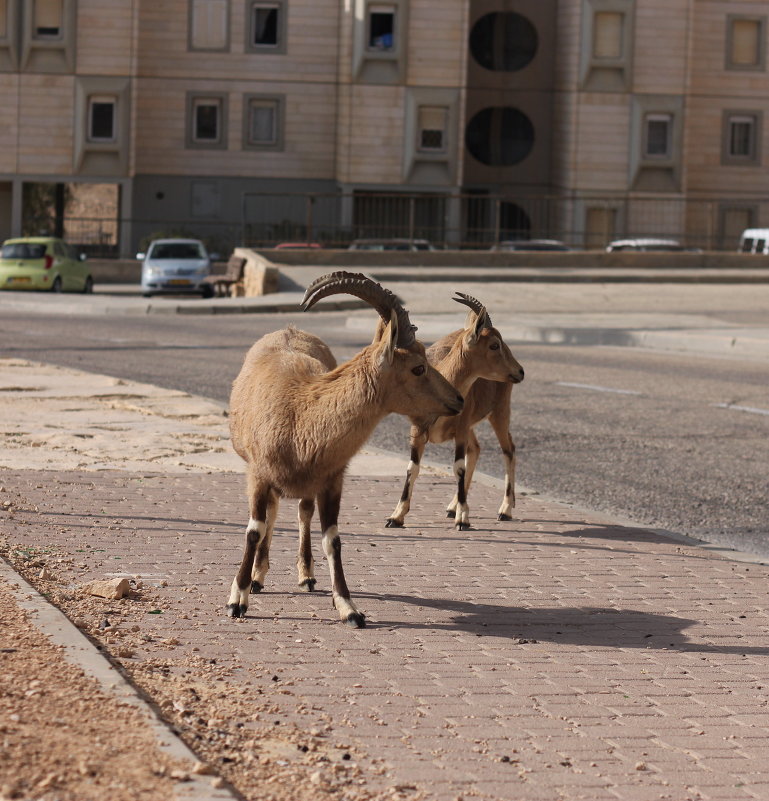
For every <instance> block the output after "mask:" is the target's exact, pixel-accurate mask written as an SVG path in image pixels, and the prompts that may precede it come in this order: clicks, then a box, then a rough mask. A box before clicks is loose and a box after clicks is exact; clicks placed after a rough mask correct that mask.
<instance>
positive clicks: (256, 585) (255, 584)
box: [251, 581, 264, 593]
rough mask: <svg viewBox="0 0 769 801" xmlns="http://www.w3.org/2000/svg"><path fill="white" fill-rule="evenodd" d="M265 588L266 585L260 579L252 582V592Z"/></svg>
mask: <svg viewBox="0 0 769 801" xmlns="http://www.w3.org/2000/svg"><path fill="white" fill-rule="evenodd" d="M263 589H264V587H263V586H262V585H261V584H260V583H259V582H258V581H252V582H251V592H254V593H256V592H261V591H262V590H263Z"/></svg>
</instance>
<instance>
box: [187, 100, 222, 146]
mask: <svg viewBox="0 0 769 801" xmlns="http://www.w3.org/2000/svg"><path fill="white" fill-rule="evenodd" d="M194 109H195V111H194V114H195V121H194V126H195V128H194V133H193V136H192V138H193V139H194V140H195V141H196V142H218V141H219V135H220V132H219V128H220V122H219V118H220V111H221V106H220V104H219V102H218V101H217V100H208V99H206V98H198V99H196V100H195V103H194Z"/></svg>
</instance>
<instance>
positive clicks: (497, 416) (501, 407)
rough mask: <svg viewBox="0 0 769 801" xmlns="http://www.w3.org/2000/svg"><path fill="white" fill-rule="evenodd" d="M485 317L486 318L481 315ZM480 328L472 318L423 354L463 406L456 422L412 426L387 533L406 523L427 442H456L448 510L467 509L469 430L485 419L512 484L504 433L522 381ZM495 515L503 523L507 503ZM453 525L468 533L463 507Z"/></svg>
mask: <svg viewBox="0 0 769 801" xmlns="http://www.w3.org/2000/svg"><path fill="white" fill-rule="evenodd" d="M483 316H484V317H485V312H484V314H483ZM482 325H483V321H482V320H481V319H480V316H479V315H476V314H474V313H472V312H471V313H470V314H469V315H468V320H467V324H466V327H465V328H463V329H459V330H457V331H453V332H452V333H450V334H447V335H446V336H445V337H442V338H441V339H439V340H438V341H437V342H436V343H435V344H433V345H432V346H431V347H430V348H428V350H427V358H428V359H429V361H430V363H431V364H432V365H434V366H435V368H436V369H437V370H438V372H440V373H441V374H442V375H443V376H445V377H446V379H447V380H448V381H450V382H451V383H452V384H453V385H454V386H455V387H456V388H457V389H458V390H459V391H460V392H461V393H462V394H463V395H464V396H465V406H464V408H463V410H462V412H461V413H460V414H458V415H456V416H454V417H439V418H438V419H437V420H436V421H435V423H434V424H433V425H432V426H430V427H429V428H428V429H424V428H423V427H421V426H419V425H418V424H414V425H412V428H411V452H412V456H411V464H410V465H409V473H408V474H407V479H406V485H405V486H404V489H403V493H402V495H401V501H400V503H399V504H398V506H397V507H396V509H395V511H394V512H393V514H392V516H391V517H390V518H388V521H387V525H388V526H389V527H400V526H402V525H403V523H404V520H405V516H406V514H407V513H408V511H409V508H410V502H411V492H412V491H413V485H414V481H415V480H416V474H418V471H419V461H420V460H421V457H422V453H423V452H424V448H425V445H426V444H427V443H428V442H435V443H440V442H446V441H448V440H454V444H455V467H454V469H455V474H456V477H457V496H455V500H454V502H453V503H452V504H451V505H450V507H449V512H450V516H452V515H451V511H452V510H453V508H455V507H456V505H457V502H458V503H459V504H460V505H461V504H465V505H466V495H467V490H468V489H469V486H470V481H471V480H472V473H473V470H474V468H475V463H476V461H477V458H478V454H479V453H480V446H479V445H478V440H477V438H476V436H475V433H474V432H473V428H474V427H475V426H476V425H477V424H478V423H480V422H481V421H482V420H484V419H486V418H488V419H489V422H490V423H491V424H492V426H493V428H494V430H495V432H496V434H497V437H498V439H499V442H500V446H501V447H502V449H503V452H505V453H506V454H509V456H507V455H506V465H507V466H508V470H507V473H508V482H509V483H510V484H511V485H513V484H514V469H515V445H514V444H513V441H512V438H511V436H510V433H509V431H508V428H509V420H510V396H511V392H512V387H513V384H514V383H519V382H520V381H522V380H523V368H522V367H521V366H520V364H519V363H518V362H517V361H516V359H515V357H514V356H513V354H512V353H511V352H510V349H509V348H508V346H507V345H506V344H505V342H504V341H503V339H502V336H501V334H500V333H499V331H497V329H496V328H493V327H482ZM412 422H414V421H412ZM415 457H416V458H415ZM460 461H463V462H464V464H463V465H462V466H460V465H459V462H460ZM510 495H512V502H511V504H510V505H513V506H514V505H515V496H514V492H512V493H506V497H510ZM499 515H500V517H507V505H506V504H505V502H503V505H502V507H500V512H499ZM456 520H457V522H456V525H457V527H458V528H460V529H465V528H469V521H468V519H467V510H466V506H465V508H464V512H463V513H462V514H460V515H457V518H456Z"/></svg>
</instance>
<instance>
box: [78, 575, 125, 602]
mask: <svg viewBox="0 0 769 801" xmlns="http://www.w3.org/2000/svg"><path fill="white" fill-rule="evenodd" d="M82 589H83V592H85V593H87V594H88V595H95V596H96V597H97V598H107V599H108V600H110V601H116V600H118V599H120V598H125V597H126V595H128V593H129V592H130V591H131V584H130V582H129V581H128V579H127V578H114V579H109V580H96V581H90V582H88V584H84V585H83V587H82Z"/></svg>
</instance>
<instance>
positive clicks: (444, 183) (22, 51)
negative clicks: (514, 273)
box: [0, 0, 769, 254]
mask: <svg viewBox="0 0 769 801" xmlns="http://www.w3.org/2000/svg"><path fill="white" fill-rule="evenodd" d="M767 16H769V5H767V3H766V2H759V0H469V1H467V0H464V1H462V2H460V0H265V1H263V0H256V1H254V0H163V2H154V3H153V2H150V1H149V0H133V1H132V2H120V3H119V2H114V1H113V0H0V98H1V99H2V102H3V105H4V108H5V109H6V114H5V115H4V119H3V122H2V124H0V233H2V234H3V236H7V235H10V234H16V233H19V232H21V231H22V230H24V229H25V225H26V221H25V213H26V212H25V192H26V191H27V189H28V187H29V186H31V185H35V184H50V185H59V186H62V185H67V186H69V187H74V188H79V189H81V190H82V189H83V187H84V186H86V187H87V186H90V185H99V186H102V187H103V186H105V185H109V186H111V187H113V188H115V197H116V198H117V200H116V202H115V211H114V213H113V214H114V219H113V223H114V227H115V236H114V239H115V242H116V243H119V244H118V245H117V246H119V248H120V250H121V251H122V252H123V253H126V254H127V253H130V252H131V251H132V250H133V249H135V248H136V246H137V244H138V242H139V240H140V238H141V237H143V236H146V235H147V234H148V233H150V232H152V231H160V230H162V231H166V232H169V231H171V232H173V231H174V230H180V231H181V230H184V231H185V232H195V233H198V234H199V235H201V236H207V237H211V238H217V237H218V238H219V239H220V240H221V241H223V242H224V243H225V244H237V243H238V242H240V241H242V240H243V239H251V240H253V241H255V242H261V243H268V242H272V241H277V240H280V239H289V238H291V239H292V238H308V239H321V240H328V241H329V242H342V241H347V240H349V239H350V238H352V237H354V236H364V235H367V234H368V235H378V236H382V235H393V236H404V235H407V236H417V235H418V236H426V237H428V238H431V239H434V240H435V241H438V242H441V243H447V244H449V245H452V244H453V245H459V244H476V245H484V244H486V245H488V244H489V243H491V242H493V241H494V240H496V239H499V238H505V237H528V236H537V237H543V236H549V237H553V236H554V237H557V238H561V239H566V240H568V241H569V242H570V243H571V244H574V245H577V246H602V245H603V244H605V242H606V241H607V240H609V239H611V238H613V237H617V236H621V235H674V236H677V237H681V238H682V239H684V240H686V242H687V243H688V244H691V245H698V246H703V247H719V246H725V247H729V248H731V247H733V246H735V245H736V237H737V235H738V233H739V230H741V229H742V228H744V227H748V226H749V225H754V224H769V220H767V216H768V215H769V209H767V204H766V203H765V201H764V198H765V194H766V193H765V188H764V187H765V186H766V184H767V178H768V177H769V175H768V173H767V167H766V165H765V163H764V162H765V155H764V150H765V144H764V142H765V138H766V136H767V134H766V133H765V132H764V127H763V111H764V105H765V103H766V101H767V96H769V77H768V76H767V63H766V45H767V33H768V32H767ZM57 212H58V217H59V218H60V217H61V216H62V215H66V213H67V212H66V211H65V210H64V209H63V207H62V208H58V210H57ZM69 223H70V224H74V221H72V220H70V221H69ZM70 230H74V228H71V229H70ZM84 238H85V236H84Z"/></svg>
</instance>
